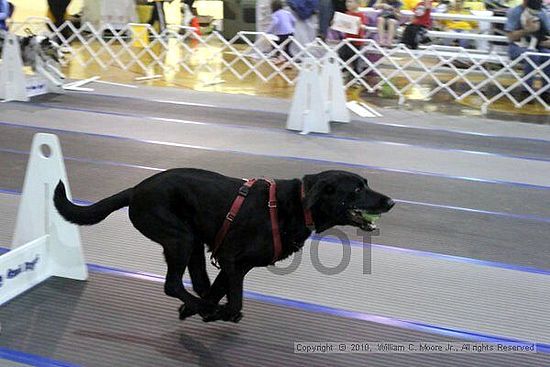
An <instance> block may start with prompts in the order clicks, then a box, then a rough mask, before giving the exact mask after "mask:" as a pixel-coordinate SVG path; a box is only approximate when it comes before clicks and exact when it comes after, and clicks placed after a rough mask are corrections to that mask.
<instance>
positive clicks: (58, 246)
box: [0, 134, 88, 305]
mask: <svg viewBox="0 0 550 367" xmlns="http://www.w3.org/2000/svg"><path fill="white" fill-rule="evenodd" d="M59 180H62V181H63V182H64V183H65V187H66V189H67V195H68V197H69V198H71V194H70V189H69V185H68V181H67V174H66V171H65V165H64V162H63V155H62V152H61V146H60V144H59V140H58V138H57V136H55V135H52V134H36V135H35V136H34V139H33V142H32V148H31V154H30V158H29V163H28V164H27V171H26V175H25V183H24V185H23V194H22V196H21V201H20V203H19V209H18V212H17V222H16V225H15V233H14V236H13V242H12V250H11V251H9V252H7V253H6V254H4V255H2V256H0V305H2V304H4V303H6V302H7V301H9V300H10V299H12V298H14V297H16V296H17V295H19V294H21V293H23V292H24V291H26V290H28V289H30V288H32V287H33V286H35V285H36V284H38V283H40V282H42V281H44V280H46V279H48V278H49V277H51V276H59V277H64V278H70V279H76V280H86V279H87V278H88V270H87V268H86V262H85V261H84V255H83V252H82V246H81V241H80V232H79V229H78V227H77V226H75V225H73V224H70V223H68V222H66V221H65V220H64V219H63V218H62V217H61V216H60V215H59V214H58V213H57V210H56V209H55V207H54V204H53V192H54V190H55V187H56V185H57V183H58V182H59Z"/></svg>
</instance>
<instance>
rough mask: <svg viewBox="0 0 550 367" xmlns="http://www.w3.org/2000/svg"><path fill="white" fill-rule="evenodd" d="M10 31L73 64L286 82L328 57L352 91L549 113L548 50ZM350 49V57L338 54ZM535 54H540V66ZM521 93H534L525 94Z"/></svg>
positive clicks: (151, 32) (134, 30) (33, 24)
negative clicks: (505, 104)
mask: <svg viewBox="0 0 550 367" xmlns="http://www.w3.org/2000/svg"><path fill="white" fill-rule="evenodd" d="M12 29H13V30H14V31H15V32H16V33H20V34H22V33H25V32H26V30H27V32H28V31H30V32H34V33H36V34H49V35H50V36H51V37H55V38H56V39H57V40H58V41H59V42H60V43H61V44H62V46H63V47H64V48H65V49H66V50H67V61H68V62H74V63H78V64H79V65H81V66H83V67H88V66H90V65H96V66H99V67H100V68H103V69H106V68H109V67H117V68H120V69H123V70H131V71H134V72H138V73H144V74H148V73H151V71H152V70H155V71H156V72H162V73H166V72H184V73H189V74H196V73H198V72H203V71H204V72H207V75H209V77H211V78H212V81H214V80H216V79H220V78H222V77H224V76H225V75H228V74H230V75H232V76H233V77H235V78H237V79H239V80H245V79H247V78H256V79H259V80H261V81H263V82H269V81H271V80H274V79H280V80H282V81H284V82H285V83H287V84H289V85H293V84H294V83H295V81H296V78H297V75H298V71H299V70H300V69H301V61H302V60H304V59H306V58H309V59H313V60H315V61H316V62H319V63H320V62H321V60H322V58H323V57H325V56H331V57H336V58H337V59H338V60H339V63H340V66H341V68H342V69H343V71H344V72H345V75H346V82H345V86H346V88H350V87H352V86H355V85H359V86H362V87H363V88H365V89H366V90H367V91H368V92H376V91H378V90H385V91H386V92H388V91H389V92H390V94H392V95H395V96H396V97H397V100H398V103H403V102H405V100H406V98H407V95H408V94H409V93H410V92H411V91H413V90H415V89H422V90H423V93H424V97H425V98H426V99H429V98H432V97H435V96H441V95H448V98H451V99H453V100H458V101H460V100H463V99H465V98H470V97H476V98H477V99H476V101H478V102H479V101H481V102H480V103H479V106H480V108H481V109H482V110H484V111H486V110H487V109H488V107H489V106H490V105H491V104H493V103H496V102H497V101H499V100H501V99H502V98H504V99H508V100H510V101H511V102H512V103H513V104H514V106H515V107H517V108H521V107H523V106H525V105H526V104H528V103H536V104H539V105H541V106H542V107H544V108H545V109H546V110H547V111H550V106H549V105H548V103H547V100H545V98H543V97H544V96H543V94H544V93H545V92H546V93H550V86H549V85H550V80H549V78H548V76H547V75H546V74H544V72H543V70H544V68H545V67H547V68H548V69H550V66H549V65H550V55H548V54H539V53H525V54H523V55H521V56H520V57H519V58H518V59H516V60H513V61H510V60H509V59H508V58H507V57H506V56H503V55H500V54H497V53H489V54H488V53H479V52H476V51H474V50H466V49H463V48H460V47H445V46H437V45H432V46H429V47H426V48H422V49H419V50H410V49H408V48H406V47H405V46H404V45H402V44H401V45H398V46H396V47H394V48H383V47H380V46H379V45H378V44H377V43H376V42H375V41H374V40H371V39H361V40H360V39H346V40H343V41H341V42H339V43H337V44H327V43H325V42H323V41H322V40H320V39H316V40H315V41H314V42H312V43H310V44H307V45H302V44H300V43H299V42H297V41H296V39H294V38H293V37H290V38H288V39H287V40H286V41H285V42H284V43H283V44H281V45H277V44H276V42H275V41H273V39H272V38H271V37H269V36H268V35H266V34H264V33H258V32H239V33H238V34H237V35H235V36H234V37H233V38H232V39H230V40H226V39H224V38H223V36H221V35H220V34H218V33H212V34H210V35H208V36H204V37H201V36H198V35H197V34H196V33H195V31H194V29H193V28H189V27H178V26H170V27H168V28H167V29H166V30H164V31H163V32H162V33H157V32H156V31H155V29H154V28H153V27H151V26H150V25H148V24H127V25H125V26H123V27H122V28H116V29H115V28H113V27H112V26H110V25H106V26H104V27H102V28H101V29H96V28H94V27H93V26H92V25H91V24H89V23H86V24H83V25H82V26H80V27H78V28H77V27H75V26H74V25H73V24H72V23H69V22H66V23H64V24H63V25H62V26H61V27H59V28H56V27H55V26H54V25H53V24H52V23H51V21H50V20H48V19H47V18H31V19H29V20H27V21H26V22H25V23H23V24H15V25H14V26H13V27H12ZM288 50H290V52H289V51H288ZM350 51H351V53H350ZM345 53H348V58H347V59H345V60H343V59H341V58H339V57H338V56H339V55H343V54H345ZM534 58H540V62H539V65H537V64H536V63H535V62H534V61H533V59H534ZM525 62H527V63H530V64H531V65H532V66H533V71H532V72H531V73H530V74H528V75H523V72H522V65H523V63H525ZM540 64H542V65H540ZM531 78H535V79H538V80H539V81H538V82H536V83H535V85H537V84H538V85H539V87H532V86H530V85H529V84H528V83H527V81H528V80H530V79H531ZM541 81H542V84H541ZM521 90H525V91H527V92H528V93H527V94H525V93H519V91H521ZM476 103H477V102H476Z"/></svg>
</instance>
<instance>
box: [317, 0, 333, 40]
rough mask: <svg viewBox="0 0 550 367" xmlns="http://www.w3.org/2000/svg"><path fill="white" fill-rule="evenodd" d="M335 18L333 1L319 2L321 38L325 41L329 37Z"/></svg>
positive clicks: (323, 0)
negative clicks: (332, 21) (331, 24)
mask: <svg viewBox="0 0 550 367" xmlns="http://www.w3.org/2000/svg"><path fill="white" fill-rule="evenodd" d="M333 16H334V9H333V8H332V0H319V37H321V39H323V40H324V39H326V37H327V33H328V30H329V28H330V21H331V20H332V17H333Z"/></svg>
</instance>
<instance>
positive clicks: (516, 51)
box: [508, 43, 533, 87]
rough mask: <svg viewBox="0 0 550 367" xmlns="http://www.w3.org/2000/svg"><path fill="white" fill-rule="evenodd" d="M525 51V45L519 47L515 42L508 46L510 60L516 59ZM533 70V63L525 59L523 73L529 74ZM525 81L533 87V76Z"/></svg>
mask: <svg viewBox="0 0 550 367" xmlns="http://www.w3.org/2000/svg"><path fill="white" fill-rule="evenodd" d="M525 51H527V49H526V48H525V47H519V46H518V45H516V44H515V43H510V46H509V47H508V56H509V57H510V60H515V59H517V58H518V57H520V56H521V54H523V53H524V52H525ZM532 71H533V67H532V66H531V63H529V62H527V61H523V75H527V74H529V73H530V72H532ZM525 83H526V84H527V85H529V86H530V87H533V77H531V78H529V79H527V80H526V81H525Z"/></svg>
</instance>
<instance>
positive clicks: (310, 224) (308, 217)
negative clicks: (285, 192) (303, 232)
mask: <svg viewBox="0 0 550 367" xmlns="http://www.w3.org/2000/svg"><path fill="white" fill-rule="evenodd" d="M301 186H302V207H303V208H304V220H305V222H306V227H307V228H308V229H309V230H311V231H314V230H315V223H313V216H312V215H311V210H309V209H308V208H307V207H306V203H305V199H306V189H305V184H304V182H303V181H302V185H301Z"/></svg>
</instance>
